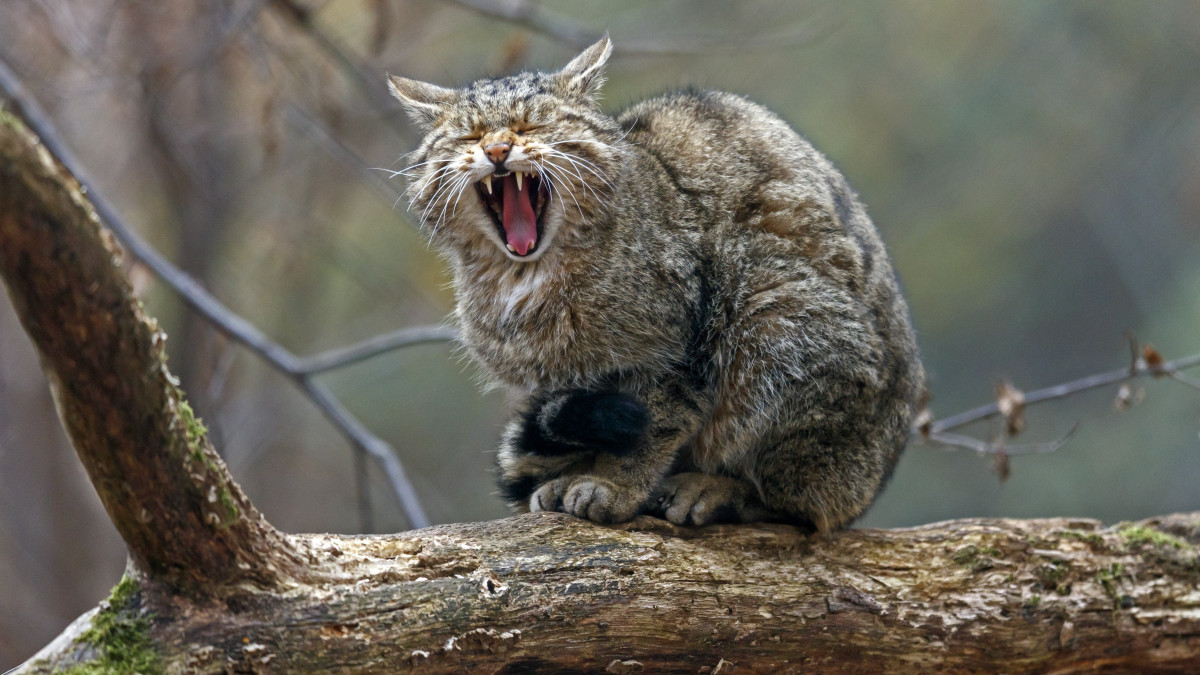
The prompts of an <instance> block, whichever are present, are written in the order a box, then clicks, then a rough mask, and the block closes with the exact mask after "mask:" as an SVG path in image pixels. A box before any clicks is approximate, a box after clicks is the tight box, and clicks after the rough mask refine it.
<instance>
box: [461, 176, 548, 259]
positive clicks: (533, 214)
mask: <svg viewBox="0 0 1200 675" xmlns="http://www.w3.org/2000/svg"><path fill="white" fill-rule="evenodd" d="M475 190H476V192H478V193H479V198H480V199H481V200H482V201H483V206H484V208H485V209H486V210H487V212H488V215H489V216H491V217H492V222H493V223H495V225H496V229H497V230H498V231H499V232H500V239H502V240H503V241H504V242H505V244H507V245H508V250H509V252H510V253H512V254H513V255H516V256H520V257H524V256H527V255H529V254H531V253H533V252H534V251H536V250H537V247H538V243H539V242H540V241H541V239H542V221H543V220H544V219H545V217H546V204H547V202H549V191H548V190H547V186H546V185H545V184H544V181H543V180H542V178H541V176H538V175H537V174H533V173H525V172H522V171H509V172H506V173H493V174H489V175H488V176H487V177H486V178H484V179H483V180H481V181H479V182H478V183H476V184H475Z"/></svg>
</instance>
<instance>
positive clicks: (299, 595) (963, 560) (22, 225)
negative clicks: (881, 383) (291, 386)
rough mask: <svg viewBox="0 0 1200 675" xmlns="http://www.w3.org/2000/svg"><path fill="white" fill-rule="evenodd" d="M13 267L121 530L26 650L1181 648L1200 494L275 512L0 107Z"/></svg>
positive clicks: (155, 656)
mask: <svg viewBox="0 0 1200 675" xmlns="http://www.w3.org/2000/svg"><path fill="white" fill-rule="evenodd" d="M0 275H2V276H3V278H4V280H5V282H6V284H7V286H8V289H9V292H10V295H11V296H12V298H13V300H14V305H15V306H16V307H17V310H18V313H19V314H20V316H21V319H22V322H23V323H24V325H25V326H26V328H27V330H28V331H29V334H30V336H31V338H32V339H33V341H34V343H35V345H36V346H37V348H38V350H39V353H40V354H41V356H42V359H43V366H44V368H45V370H46V372H47V376H48V378H49V379H50V381H51V383H52V388H53V390H54V393H55V398H56V401H57V403H58V405H59V408H60V412H61V415H62V417H63V419H64V423H65V425H66V427H67V429H68V432H69V433H70V435H71V438H72V440H73V442H74V444H75V447H76V448H77V450H78V452H79V456H80V459H81V461H82V462H83V464H84V466H85V467H86V468H87V470H88V473H89V476H91V478H92V481H93V483H94V485H95V486H96V489H97V492H99V494H100V496H101V500H102V501H103V503H104V505H105V508H106V509H107V510H108V513H109V515H110V516H111V517H112V519H113V521H114V523H116V525H117V529H118V531H119V532H120V533H121V536H122V537H123V538H124V539H125V542H126V544H127V546H128V547H129V551H130V557H131V564H130V568H129V571H128V573H127V576H126V579H125V580H123V581H122V582H121V583H120V584H119V585H118V586H117V588H116V589H115V590H114V594H113V597H112V598H110V600H109V601H108V602H107V603H105V604H104V605H102V607H101V608H99V609H97V610H94V611H93V612H90V613H88V614H86V615H84V616H83V617H81V618H80V620H79V621H77V622H76V623H75V624H73V625H72V626H71V627H70V628H68V630H67V631H66V632H65V633H64V634H63V635H62V636H61V637H60V638H59V639H58V640H56V641H55V642H54V643H52V644H51V645H49V646H48V647H47V648H46V649H45V650H43V651H42V653H40V654H39V655H38V656H37V657H35V658H34V659H32V660H31V661H30V662H29V663H27V664H26V665H25V666H23V668H22V669H20V670H19V672H51V671H55V670H60V669H64V668H69V667H71V666H74V665H80V664H83V665H86V666H90V667H95V668H96V669H97V670H100V671H106V669H107V670H112V671H116V672H143V673H148V672H160V671H165V672H180V673H184V672H188V673H190V672H202V673H204V672H213V673H217V672H385V673H391V672H406V671H417V672H431V673H432V672H527V671H530V670H539V669H541V670H552V671H561V670H567V671H579V672H635V671H639V670H644V671H645V672H680V673H696V672H711V673H715V672H722V673H724V672H731V671H736V672H764V673H766V672H814V671H819V672H851V671H855V672H918V671H928V670H930V669H931V668H935V669H938V670H940V671H950V672H998V671H1004V672H1011V671H1014V670H1017V671H1039V672H1047V671H1053V672H1077V671H1088V672H1092V671H1103V670H1112V671H1138V672H1156V671H1157V672H1188V671H1194V670H1196V669H1197V664H1200V560H1198V551H1197V545H1198V544H1200V513H1191V514H1180V515H1176V516H1167V517H1163V518H1159V519H1154V520H1151V521H1145V522H1143V523H1140V524H1137V525H1124V526H1118V527H1115V528H1110V529H1107V530H1102V529H1100V527H1099V524H1098V523H1095V522H1094V521H1085V520H1062V519H1058V520H1039V521H1008V520H987V521H985V520H964V521H953V522H948V523H941V524H935V525H929V526H925V527H920V528H913V529H906V530H891V531H873V530H859V531H849V532H842V533H837V534H834V535H832V536H829V537H825V538H822V537H816V536H813V535H811V534H809V533H805V532H803V531H800V530H797V529H795V528H792V527H788V526H782V525H760V526H718V527H709V528H701V529H692V528H678V527H674V526H671V525H668V524H666V523H664V522H662V521H658V520H655V519H651V518H641V519H638V520H637V521H635V522H633V523H631V524H628V525H625V526H621V527H600V526H597V525H593V524H590V523H587V522H583V521H579V520H576V519H574V518H571V517H568V516H563V515H556V514H529V515H524V516H519V517H514V518H510V519H506V520H502V521H496V522H492V523H479V524H465V525H449V526H441V527H435V528H428V529H425V530H420V531H416V532H411V533H406V534H402V535H395V536H376V537H339V536H334V535H296V536H288V535H283V534H281V533H279V532H277V531H276V530H274V528H272V527H271V526H270V525H269V524H268V523H267V522H266V521H265V520H263V519H262V517H261V516H259V515H258V513H257V512H256V511H255V510H254V509H253V506H252V505H251V504H250V503H249V502H248V500H246V498H245V497H244V495H243V494H242V493H241V491H240V490H239V489H238V487H237V485H236V484H235V483H234V482H233V480H232V479H231V478H230V476H229V475H228V472H227V471H226V469H225V467H224V465H223V464H222V463H221V462H220V460H219V458H217V456H216V455H215V453H213V452H212V449H211V448H210V447H209V446H208V443H207V441H206V440H205V439H204V434H203V430H202V427H200V426H199V424H198V423H197V422H196V421H195V420H193V419H191V418H190V415H189V414H188V412H187V408H186V405H185V404H184V403H183V401H182V397H181V394H180V393H179V391H178V389H177V388H176V387H175V385H174V383H173V381H172V379H171V377H170V375H169V373H168V372H167V371H166V368H165V366H164V365H163V355H162V340H161V336H160V335H159V334H158V333H157V331H156V330H155V328H154V325H153V322H152V321H151V320H149V319H146V318H145V317H144V316H143V315H142V313H141V311H140V306H139V305H138V303H137V301H136V300H135V299H134V298H133V297H132V294H131V293H130V290H129V286H128V284H127V282H126V281H125V279H124V277H123V275H122V273H121V271H120V268H119V265H118V264H117V258H116V255H115V247H114V246H113V244H112V242H111V237H109V236H108V235H107V234H106V233H105V231H104V230H103V229H102V228H101V227H100V226H99V224H98V223H97V222H96V220H95V216H94V214H93V213H92V211H91V210H90V208H89V207H88V204H87V200H86V197H85V195H83V194H82V193H81V191H80V190H79V189H78V185H77V184H76V183H75V182H74V181H73V180H72V179H71V177H70V176H69V175H66V174H65V172H64V171H63V170H62V168H61V167H60V166H59V165H58V164H57V163H56V162H55V161H54V159H53V158H52V157H50V156H49V154H48V153H47V152H46V151H45V150H44V149H42V148H41V147H40V146H39V145H38V143H37V141H36V139H35V138H34V137H33V136H32V135H31V134H30V133H29V132H28V131H27V130H25V129H24V127H23V126H22V125H21V124H20V123H19V121H17V120H16V119H15V118H13V117H11V116H7V115H3V114H0Z"/></svg>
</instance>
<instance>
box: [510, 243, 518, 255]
mask: <svg viewBox="0 0 1200 675" xmlns="http://www.w3.org/2000/svg"><path fill="white" fill-rule="evenodd" d="M508 250H510V251H512V252H513V253H516V252H517V249H516V247H515V246H513V245H512V244H509V245H508Z"/></svg>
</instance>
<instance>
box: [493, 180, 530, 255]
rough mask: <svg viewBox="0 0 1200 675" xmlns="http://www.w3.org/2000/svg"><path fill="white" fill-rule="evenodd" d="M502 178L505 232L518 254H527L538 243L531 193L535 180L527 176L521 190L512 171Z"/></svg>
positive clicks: (522, 182) (510, 244)
mask: <svg viewBox="0 0 1200 675" xmlns="http://www.w3.org/2000/svg"><path fill="white" fill-rule="evenodd" d="M501 180H503V181H504V234H505V235H506V236H507V237H508V245H509V246H511V247H512V248H513V249H515V250H516V252H517V255H525V254H526V253H529V251H531V250H532V249H533V247H534V245H536V244H537V216H536V215H534V213H533V199H531V196H532V195H530V194H529V191H530V189H531V188H532V187H533V180H531V179H530V178H528V177H527V178H525V180H523V181H521V189H519V190H518V189H517V178H516V174H511V173H510V174H509V175H507V176H505V177H504V178H503V179H501Z"/></svg>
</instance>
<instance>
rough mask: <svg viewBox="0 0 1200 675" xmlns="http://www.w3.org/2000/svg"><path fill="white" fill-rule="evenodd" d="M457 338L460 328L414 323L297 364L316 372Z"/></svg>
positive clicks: (306, 371)
mask: <svg viewBox="0 0 1200 675" xmlns="http://www.w3.org/2000/svg"><path fill="white" fill-rule="evenodd" d="M456 340H458V330H457V329H455V328H451V327H449V326H414V327H412V328H402V329H400V330H398V331H396V332H394V333H385V334H383V335H376V336H375V337H373V338H370V339H368V340H364V341H362V342H360V343H358V344H355V345H350V346H348V347H339V348H337V349H331V350H329V351H327V352H322V353H320V354H315V355H313V356H310V357H308V358H305V359H302V360H301V361H300V363H299V364H298V366H297V370H298V372H301V373H304V374H307V375H315V374H317V373H321V372H325V371H327V370H333V369H334V368H341V367H343V366H348V365H350V364H352V363H358V362H359V361H365V360H367V359H369V358H371V357H374V356H378V355H379V354H382V353H384V352H389V351H392V350H394V349H399V348H401V347H409V346H412V345H419V344H425V343H429V342H452V341H456Z"/></svg>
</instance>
